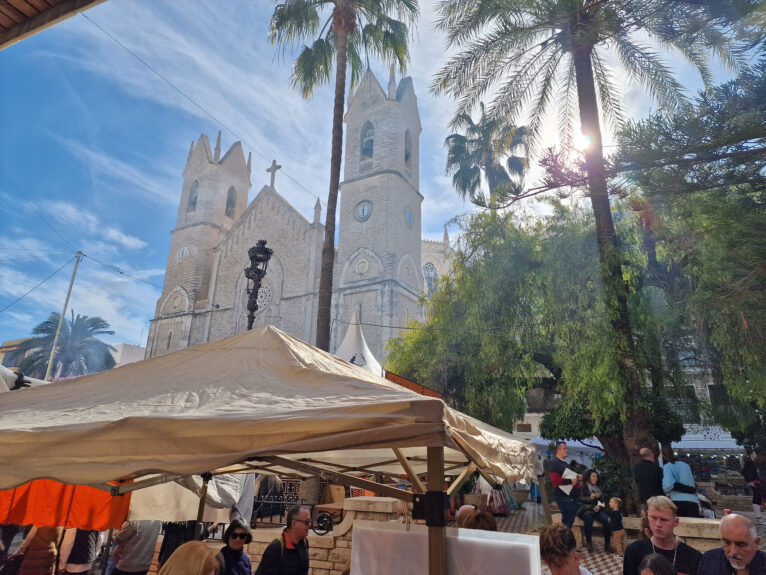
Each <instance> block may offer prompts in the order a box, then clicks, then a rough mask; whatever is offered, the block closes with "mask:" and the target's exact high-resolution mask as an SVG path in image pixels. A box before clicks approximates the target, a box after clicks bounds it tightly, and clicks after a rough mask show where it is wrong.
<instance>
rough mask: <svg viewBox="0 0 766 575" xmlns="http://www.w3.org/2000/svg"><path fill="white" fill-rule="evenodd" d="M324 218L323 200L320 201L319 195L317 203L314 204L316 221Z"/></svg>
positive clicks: (316, 222)
mask: <svg viewBox="0 0 766 575" xmlns="http://www.w3.org/2000/svg"><path fill="white" fill-rule="evenodd" d="M321 218H322V202H320V201H319V197H318V196H317V203H316V204H314V223H315V224H318V223H319V222H320V220H321Z"/></svg>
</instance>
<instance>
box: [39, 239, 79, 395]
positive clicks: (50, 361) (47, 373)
mask: <svg viewBox="0 0 766 575" xmlns="http://www.w3.org/2000/svg"><path fill="white" fill-rule="evenodd" d="M80 258H82V252H81V251H79V250H78V251H77V259H76V260H75V262H74V269H73V270H72V278H71V279H70V280H69V289H68V290H67V291H66V299H65V300H64V309H63V310H61V317H59V326H58V327H57V328H56V337H54V338H53V347H52V348H51V356H50V357H49V358H48V369H47V370H45V377H44V378H43V379H44V380H45V381H48V378H50V376H51V370H52V369H53V356H54V355H56V344H58V342H59V335H60V334H61V326H62V325H64V319H65V318H66V308H67V306H68V305H69V296H70V295H71V294H72V285H74V276H76V275H77V266H79V265H80Z"/></svg>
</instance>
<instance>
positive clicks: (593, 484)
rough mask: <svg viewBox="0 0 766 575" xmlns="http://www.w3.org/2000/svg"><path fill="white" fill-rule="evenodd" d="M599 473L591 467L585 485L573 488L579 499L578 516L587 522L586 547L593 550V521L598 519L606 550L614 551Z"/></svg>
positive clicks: (573, 492) (586, 474)
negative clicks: (602, 499) (599, 482)
mask: <svg viewBox="0 0 766 575" xmlns="http://www.w3.org/2000/svg"><path fill="white" fill-rule="evenodd" d="M597 483H598V473H596V472H595V471H593V470H592V469H589V470H588V471H586V472H585V487H582V488H578V487H575V488H574V489H572V496H573V497H574V498H575V499H576V500H577V502H578V503H579V504H580V506H579V507H578V508H577V516H578V517H579V518H580V519H582V522H583V523H584V524H585V527H584V529H583V531H584V533H585V547H586V549H588V551H590V552H593V523H594V522H596V521H598V522H599V523H600V524H601V529H602V531H603V532H604V551H606V552H607V553H614V549H612V546H611V545H610V544H609V542H610V541H611V538H612V530H611V527H610V524H609V516H608V515H607V514H606V511H605V510H604V506H603V502H602V501H601V497H603V495H602V493H601V489H600V488H599V486H598V485H597Z"/></svg>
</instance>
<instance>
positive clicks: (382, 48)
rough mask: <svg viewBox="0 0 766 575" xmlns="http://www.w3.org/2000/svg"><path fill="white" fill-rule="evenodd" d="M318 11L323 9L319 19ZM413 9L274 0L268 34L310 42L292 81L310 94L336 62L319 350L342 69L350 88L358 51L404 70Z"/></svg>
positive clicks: (325, 344)
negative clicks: (279, 2) (349, 75)
mask: <svg viewBox="0 0 766 575" xmlns="http://www.w3.org/2000/svg"><path fill="white" fill-rule="evenodd" d="M322 13H324V14H327V13H329V14H327V17H326V19H324V23H322V18H321V16H320V14H322ZM417 15H418V3H417V0H285V1H284V2H282V3H281V4H278V5H277V7H276V8H275V9H274V13H273V14H272V16H271V29H270V31H269V38H270V39H271V42H272V43H274V42H276V43H279V44H283V45H285V44H288V43H296V44H300V43H303V42H311V43H310V44H305V45H303V47H302V49H301V52H300V54H299V55H298V58H297V59H296V60H295V63H294V64H293V72H292V80H291V81H292V85H293V87H294V88H296V89H298V90H300V91H301V93H302V94H303V96H304V97H310V96H311V95H312V94H313V92H314V88H315V87H316V86H319V85H321V84H325V83H328V82H329V81H330V78H331V76H332V69H333V57H334V59H335V64H336V74H335V102H334V107H333V121H332V156H331V160H330V191H329V193H328V195H327V214H326V219H325V231H324V244H323V245H322V264H321V271H320V276H319V305H318V310H317V336H316V345H317V347H319V348H320V349H323V350H325V351H329V349H330V306H331V304H332V276H333V265H334V257H335V211H336V206H337V203H338V186H339V185H340V166H341V159H342V157H343V111H344V107H345V100H346V70H347V68H348V67H349V66H350V68H351V86H352V88H353V86H354V85H355V84H356V83H357V82H358V81H359V80H360V78H361V76H362V73H363V71H364V66H363V64H362V56H363V55H364V57H365V60H366V59H367V57H368V56H369V55H370V54H372V55H374V56H379V57H381V58H382V59H383V60H385V61H386V62H391V63H393V62H396V63H398V64H399V67H400V69H401V70H404V69H405V68H406V66H407V63H408V61H409V51H408V49H407V36H408V25H409V24H411V23H412V22H414V21H415V19H416V17H417ZM320 26H321V27H320Z"/></svg>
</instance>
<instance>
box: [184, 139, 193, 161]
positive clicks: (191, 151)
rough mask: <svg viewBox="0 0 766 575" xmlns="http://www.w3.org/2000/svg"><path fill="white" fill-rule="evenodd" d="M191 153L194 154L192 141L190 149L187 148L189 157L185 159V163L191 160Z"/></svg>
mask: <svg viewBox="0 0 766 575" xmlns="http://www.w3.org/2000/svg"><path fill="white" fill-rule="evenodd" d="M193 153H194V140H192V143H191V147H190V148H189V155H188V156H187V158H186V162H187V163H188V162H189V160H191V157H192V154H193Z"/></svg>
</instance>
